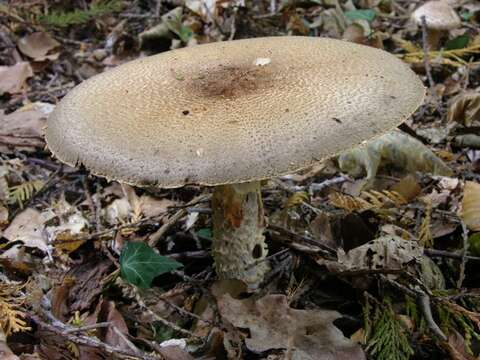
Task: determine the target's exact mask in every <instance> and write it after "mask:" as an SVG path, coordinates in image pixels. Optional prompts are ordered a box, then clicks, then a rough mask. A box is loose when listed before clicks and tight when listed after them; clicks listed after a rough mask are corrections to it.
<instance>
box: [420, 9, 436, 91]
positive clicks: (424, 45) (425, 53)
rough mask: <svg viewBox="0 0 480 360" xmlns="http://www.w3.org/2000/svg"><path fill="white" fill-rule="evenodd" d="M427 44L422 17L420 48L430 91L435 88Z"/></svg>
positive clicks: (424, 23)
mask: <svg viewBox="0 0 480 360" xmlns="http://www.w3.org/2000/svg"><path fill="white" fill-rule="evenodd" d="M427 47H428V42H427V23H426V20H425V16H422V48H423V64H424V66H425V72H426V73H427V79H428V84H429V86H430V88H431V89H432V88H433V87H434V86H435V82H434V81H433V77H432V71H431V69H430V59H429V57H428V48H427Z"/></svg>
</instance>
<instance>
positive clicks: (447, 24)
mask: <svg viewBox="0 0 480 360" xmlns="http://www.w3.org/2000/svg"><path fill="white" fill-rule="evenodd" d="M412 18H413V21H414V22H415V23H416V24H417V25H420V26H422V23H423V20H422V18H425V27H426V30H427V42H428V45H429V47H430V49H436V48H437V47H438V44H439V42H440V39H441V37H442V36H443V35H445V33H447V32H448V31H449V30H452V29H455V28H457V27H459V26H460V24H461V20H460V17H459V16H458V15H457V13H456V12H455V10H454V9H453V8H452V7H451V6H450V5H449V4H448V3H447V2H446V1H445V0H433V1H429V2H427V3H425V4H423V5H422V6H420V7H419V8H418V9H417V10H415V11H414V12H413V14H412Z"/></svg>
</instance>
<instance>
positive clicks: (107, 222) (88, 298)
mask: <svg viewBox="0 0 480 360" xmlns="http://www.w3.org/2000/svg"><path fill="white" fill-rule="evenodd" d="M423 2H424V1H421V2H420V3H423ZM14 3H15V5H14V6H10V5H5V6H4V5H1V4H0V14H1V16H0V39H1V40H0V104H1V105H0V107H1V114H0V151H1V154H0V233H1V235H2V239H1V240H0V307H1V309H2V310H1V312H0V325H1V326H0V328H1V331H0V351H2V352H3V354H4V357H6V358H7V359H10V358H11V359H15V360H16V359H38V358H47V359H89V360H90V359H93V360H96V359H103V358H112V359H116V358H125V357H127V358H138V359H150V358H152V359H153V358H165V359H193V358H214V359H224V358H225V359H227V358H228V359H239V358H245V359H250V358H258V359H328V358H332V359H364V358H367V357H368V358H372V359H373V358H375V359H388V360H391V359H399V360H405V359H413V358H416V357H418V356H423V357H424V358H449V357H450V358H452V359H473V358H475V357H478V356H479V352H478V341H479V339H480V335H479V334H480V328H479V320H478V319H479V315H478V314H479V311H480V302H479V298H480V296H479V286H478V284H479V283H480V282H479V281H480V277H479V275H478V271H476V269H478V264H479V262H478V261H479V259H478V257H479V256H480V250H479V249H480V228H479V219H480V207H479V204H480V199H479V196H478V194H479V193H480V190H479V189H478V187H479V183H480V175H479V174H480V153H479V150H478V149H480V145H479V144H480V139H479V135H478V134H479V132H478V129H479V121H480V118H479V111H478V104H479V101H478V99H479V86H480V78H479V66H480V57H479V56H480V48H479V46H480V36H479V32H478V27H479V21H480V13H479V11H480V8H479V7H478V4H476V2H475V1H473V0H471V1H468V0H467V1H463V2H455V1H453V2H451V5H452V6H453V7H454V9H455V11H456V12H457V13H458V14H459V15H460V16H461V18H462V19H463V23H462V25H461V26H460V28H459V29H455V30H452V31H450V33H448V34H445V36H444V37H443V39H441V43H440V44H441V48H439V49H438V50H430V49H427V48H425V44H424V43H423V36H422V35H423V29H422V28H421V27H418V26H415V25H413V23H412V22H411V21H409V17H410V14H411V13H412V12H413V11H414V10H415V8H416V4H413V3H411V2H406V1H397V2H395V3H393V2H378V1H354V2H352V1H327V0H325V1H323V0H314V1H310V2H304V3H302V4H300V3H298V4H297V3H294V2H277V1H275V0H274V1H270V0H269V1H260V2H255V3H249V2H243V1H222V2H215V1H207V2H203V1H185V2H183V1H180V2H175V3H174V4H173V3H172V4H166V3H163V2H162V3H160V2H154V1H151V2H134V1H117V0H106V1H98V2H97V1H95V2H91V1H76V0H74V1H73V2H71V3H69V4H66V3H63V2H35V1H23V2H14ZM157 3H158V4H157ZM420 3H419V4H418V5H420ZM286 34H289V35H308V36H329V37H334V38H343V39H344V40H346V41H353V42H357V43H361V44H364V45H368V46H373V47H378V48H382V49H385V50H387V51H389V52H391V53H394V54H396V55H397V56H398V57H399V58H401V59H403V60H404V61H405V62H407V63H409V64H410V65H411V67H412V69H413V70H414V71H416V72H417V74H419V75H420V76H421V77H422V79H423V80H424V81H425V85H427V86H428V88H429V96H428V98H427V101H426V103H425V104H424V105H423V106H422V107H421V108H420V109H419V110H418V111H417V112H416V113H415V114H414V115H413V116H412V117H411V118H410V119H408V120H407V121H406V122H405V123H404V124H402V126H401V127H400V130H396V131H394V132H392V133H391V134H388V135H385V136H384V137H381V138H379V139H377V140H376V141H373V142H371V143H369V144H367V145H366V146H364V147H360V148H357V149H352V150H351V151H350V152H349V153H345V154H343V155H341V156H340V157H335V158H332V159H330V160H329V161H327V162H325V163H323V164H320V165H318V166H315V167H314V168H312V169H307V170H305V171H303V172H301V173H299V174H292V175H291V176H285V177H282V178H281V179H277V180H275V181H270V182H268V183H267V184H266V186H265V187H264V190H263V197H264V202H265V208H266V212H267V215H268V219H269V226H268V228H267V232H266V235H267V242H268V245H269V249H270V250H269V251H270V256H269V261H270V263H271V268H272V270H271V271H270V273H268V274H267V281H266V282H265V283H264V284H262V286H261V288H260V291H259V293H257V294H250V293H247V292H246V290H245V288H244V286H243V285H242V284H238V283H235V282H233V283H229V284H228V285H226V284H225V283H219V282H218V281H216V280H215V273H214V271H213V268H212V260H211V258H210V255H209V250H210V248H211V219H210V212H211V209H210V207H209V206H210V205H209V195H210V190H209V189H205V188H201V187H196V186H189V187H186V188H183V189H176V190H162V189H155V188H146V189H134V188H132V187H129V186H126V185H123V186H119V185H118V184H115V183H113V184H112V183H107V182H106V181H105V180H103V179H98V178H94V177H90V176H89V175H88V174H87V173H86V172H85V171H84V170H82V169H80V170H77V169H71V168H69V167H66V166H63V165H61V164H60V163H59V162H57V161H56V160H55V159H53V158H51V157H50V155H49V152H48V151H46V149H45V142H44V139H43V135H44V131H43V128H44V126H45V119H46V117H47V116H48V114H49V113H50V112H51V111H52V110H53V108H54V106H55V104H56V103H57V102H58V101H59V100H60V99H61V98H62V97H63V96H64V95H65V94H66V93H67V92H68V91H69V90H70V89H71V88H72V87H73V85H74V84H78V83H80V82H81V81H83V80H84V79H86V78H88V77H90V76H92V75H94V74H97V73H100V72H102V71H105V70H107V69H109V68H111V67H114V66H116V65H118V64H121V63H124V62H126V61H128V60H131V59H135V58H138V57H141V56H145V55H151V54H155V53H159V52H163V51H166V50H168V49H174V48H178V47H183V46H193V45H195V44H201V43H208V42H213V41H226V40H230V39H240V38H250V37H257V36H273V35H286ZM259 59H260V60H261V61H260V60H259V62H261V63H264V62H266V60H265V59H264V58H259ZM178 75H179V77H181V75H182V74H178ZM180 80H181V79H180ZM346 160H349V161H346ZM180 265H182V266H181V267H180Z"/></svg>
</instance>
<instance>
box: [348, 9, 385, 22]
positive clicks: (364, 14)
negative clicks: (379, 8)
mask: <svg viewBox="0 0 480 360" xmlns="http://www.w3.org/2000/svg"><path fill="white" fill-rule="evenodd" d="M345 16H346V17H347V18H348V19H349V20H351V21H355V20H367V21H368V22H372V21H373V20H374V19H375V18H376V17H377V13H376V12H375V10H372V9H360V10H349V11H345Z"/></svg>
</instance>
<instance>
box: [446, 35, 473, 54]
mask: <svg viewBox="0 0 480 360" xmlns="http://www.w3.org/2000/svg"><path fill="white" fill-rule="evenodd" d="M469 41H470V38H469V37H468V35H460V36H457V37H456V38H453V39H451V40H448V41H447V43H446V44H445V50H455V49H463V48H465V47H466V46H467V45H468V42H469Z"/></svg>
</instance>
